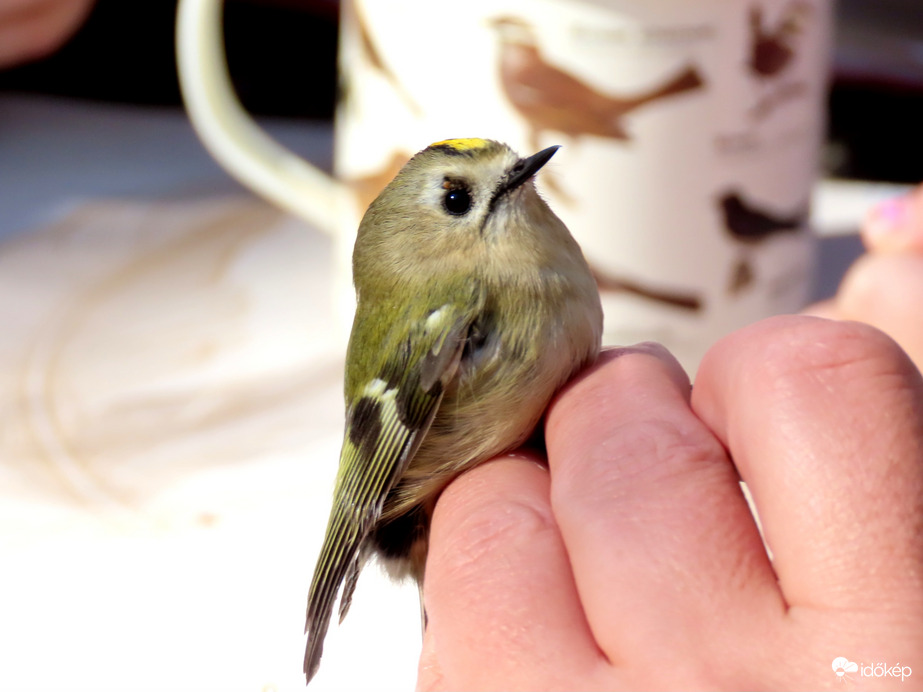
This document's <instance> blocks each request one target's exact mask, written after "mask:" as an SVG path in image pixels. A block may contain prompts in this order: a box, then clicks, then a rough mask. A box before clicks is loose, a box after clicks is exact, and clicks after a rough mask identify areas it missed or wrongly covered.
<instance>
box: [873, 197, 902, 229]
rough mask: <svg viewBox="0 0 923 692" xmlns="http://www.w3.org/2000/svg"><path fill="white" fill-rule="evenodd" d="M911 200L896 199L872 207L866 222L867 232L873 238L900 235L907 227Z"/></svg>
mask: <svg viewBox="0 0 923 692" xmlns="http://www.w3.org/2000/svg"><path fill="white" fill-rule="evenodd" d="M909 210H910V200H909V198H907V197H894V198H892V199H888V200H885V201H884V202H879V203H878V204H876V205H875V206H874V207H872V209H871V211H870V212H869V215H868V218H867V219H866V222H865V231H866V233H868V234H869V235H871V236H884V235H891V234H893V233H899V232H901V231H902V230H903V229H904V228H906V226H907V217H908V216H909Z"/></svg>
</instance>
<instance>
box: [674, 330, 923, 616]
mask: <svg viewBox="0 0 923 692" xmlns="http://www.w3.org/2000/svg"><path fill="white" fill-rule="evenodd" d="M692 403H693V408H694V409H695V411H696V412H697V413H698V414H699V416H700V417H701V418H702V420H703V421H705V422H706V423H707V424H708V425H709V426H710V427H711V429H712V430H713V431H714V432H715V434H716V435H717V436H718V437H719V438H720V439H721V440H722V442H723V443H724V445H725V446H726V447H727V448H728V449H729V450H730V452H731V454H732V456H733V458H734V460H735V462H736V464H737V467H738V468H739V469H740V472H741V475H742V476H743V478H744V480H745V481H746V482H747V484H748V486H749V488H750V491H751V493H752V495H753V498H754V501H755V504H756V507H757V510H758V511H759V515H760V517H761V519H762V524H763V531H764V534H765V536H766V540H767V543H768V544H769V547H770V548H771V550H772V551H773V554H774V563H773V564H774V567H775V570H776V573H777V574H778V577H779V583H780V585H781V588H782V591H783V593H784V595H785V598H786V600H787V602H788V604H789V605H790V606H792V607H801V606H803V607H809V608H814V609H822V610H829V609H841V610H842V609H853V610H857V609H858V610H869V609H872V610H874V609H875V608H879V607H888V608H891V609H892V610H893V609H894V608H902V609H903V608H906V609H908V610H907V612H912V613H915V616H917V617H919V616H920V615H921V611H920V608H921V605H920V604H921V594H923V588H921V587H923V530H921V517H923V418H921V411H923V381H921V378H920V375H919V372H917V371H916V369H915V368H914V367H913V365H912V363H911V362H910V361H909V359H908V358H907V357H906V355H905V354H904V353H903V352H902V351H901V350H900V349H899V348H898V347H897V346H896V345H895V344H894V342H893V341H891V340H890V339H889V338H888V337H886V336H885V335H884V334H882V333H881V332H879V331H877V330H875V329H873V328H871V327H868V326H865V325H861V324H857V323H852V322H848V323H844V322H832V321H828V320H820V319H815V318H808V317H784V318H775V319H770V320H765V321H763V322H760V323H757V324H756V325H753V326H751V327H749V328H747V329H744V330H741V331H739V332H736V333H735V334H733V335H731V336H729V337H727V338H725V339H723V340H722V341H720V342H719V343H718V344H717V345H716V346H714V347H713V348H712V349H711V350H710V351H709V352H708V354H707V355H706V356H705V358H704V359H703V361H702V363H701V365H700V368H699V371H698V378H697V380H696V387H695V391H694V393H693V397H692Z"/></svg>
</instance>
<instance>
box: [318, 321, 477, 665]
mask: <svg viewBox="0 0 923 692" xmlns="http://www.w3.org/2000/svg"><path fill="white" fill-rule="evenodd" d="M405 317H406V316H405ZM373 319H374V317H371V316H370V319H368V320H363V321H357V327H356V329H354V333H353V340H354V341H355V340H356V339H369V340H370V341H371V343H370V344H368V345H366V347H365V348H363V349H361V351H362V352H363V353H368V354H369V355H370V357H371V358H375V359H377V360H378V364H377V365H376V366H375V368H373V369H371V370H370V369H369V368H368V367H367V366H365V367H362V366H357V368H358V370H360V371H361V372H363V373H365V372H373V373H375V376H373V377H366V378H365V382H364V383H363V382H362V381H359V382H358V383H357V386H356V391H355V393H354V394H353V400H352V401H349V402H348V408H347V413H346V433H345V436H344V440H343V448H342V452H341V453H340V467H339V473H338V475H337V482H336V487H335V489H334V501H333V508H332V509H331V512H330V519H329V522H328V525H327V533H326V534H325V536H324V544H323V547H322V548H321V553H320V557H319V558H318V560H317V565H316V567H315V569H314V578H313V580H312V582H311V590H310V595H309V597H308V611H307V623H306V625H305V631H306V632H308V645H307V649H306V651H305V660H304V672H305V674H306V676H307V678H308V680H309V681H310V679H311V677H313V675H314V673H315V672H316V671H317V667H318V665H319V663H320V657H321V652H322V650H323V640H324V636H325V634H326V632H327V627H328V625H329V622H330V616H331V613H332V610H333V604H334V601H335V600H336V596H337V592H338V591H339V590H340V585H341V584H343V583H344V582H345V586H344V588H343V594H342V597H341V599H340V620H342V619H343V617H344V616H345V615H346V611H347V609H348V608H349V603H350V599H351V597H352V591H353V588H354V586H355V582H356V578H357V577H358V574H359V570H360V569H361V567H362V560H363V557H364V555H363V544H364V543H365V541H366V539H367V537H368V535H369V532H370V531H371V530H372V528H373V527H374V526H375V524H376V522H377V521H378V518H379V517H380V516H381V511H382V506H383V504H384V501H385V498H386V496H387V494H388V491H389V490H390V489H391V488H392V487H393V486H394V484H395V483H396V482H397V481H398V479H400V477H401V475H402V474H403V472H404V469H405V468H406V467H407V464H408V463H409V462H410V460H411V459H412V458H413V455H414V454H415V453H416V451H417V449H418V447H419V445H420V442H421V441H422V440H423V437H424V436H425V435H426V432H427V430H428V429H429V427H430V424H431V423H432V420H433V417H434V415H435V414H436V410H437V409H438V407H439V403H440V402H441V400H442V395H443V391H444V387H445V385H446V384H447V383H448V382H449V381H450V380H451V379H452V377H454V375H455V372H456V370H457V369H458V363H459V361H460V359H461V355H462V352H463V350H464V346H465V342H466V339H467V335H468V330H469V327H470V325H471V323H472V321H473V319H474V312H473V310H472V309H471V308H470V306H467V305H455V304H451V303H449V304H445V305H442V306H440V307H438V308H436V309H432V310H428V311H427V313H425V314H423V315H420V316H419V317H418V318H417V319H414V318H413V316H410V319H409V320H404V319H401V318H398V319H392V322H393V323H394V324H395V325H403V326H404V327H405V329H404V330H403V331H402V332H401V333H395V332H394V330H393V329H392V330H391V331H387V332H381V336H372V337H369V335H370V334H372V335H374V334H378V333H379V332H377V331H376V327H375V325H374V324H372V320H373ZM366 322H368V323H369V324H368V325H366V324H365V323H366ZM408 324H409V329H407V328H406V326H407V325H408ZM369 345H371V348H369V347H368V346H369ZM352 352H353V345H352V344H351V347H350V353H351V354H352ZM380 353H384V354H387V355H386V356H385V357H379V354H380ZM349 367H350V365H348V366H347V368H349ZM347 380H348V381H349V377H348V378H347ZM348 391H349V387H348Z"/></svg>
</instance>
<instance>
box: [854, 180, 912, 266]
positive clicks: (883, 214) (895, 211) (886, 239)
mask: <svg viewBox="0 0 923 692" xmlns="http://www.w3.org/2000/svg"><path fill="white" fill-rule="evenodd" d="M862 239H863V241H864V242H865V244H866V246H867V247H868V248H869V249H870V250H874V251H877V252H891V251H902V250H917V251H923V186H920V187H917V188H916V189H915V190H913V191H912V192H911V193H909V194H906V195H902V196H900V197H894V198H891V199H887V200H885V201H883V202H879V203H878V204H876V205H875V206H874V207H872V208H871V209H870V210H869V212H868V214H867V215H866V217H865V221H864V223H863V225H862Z"/></svg>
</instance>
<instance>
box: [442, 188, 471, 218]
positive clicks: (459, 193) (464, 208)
mask: <svg viewBox="0 0 923 692" xmlns="http://www.w3.org/2000/svg"><path fill="white" fill-rule="evenodd" d="M442 205H443V206H444V207H445V210H446V211H447V212H449V213H450V214H452V215H453V216H463V215H464V214H467V213H468V210H470V209H471V192H470V191H469V190H468V188H467V187H453V188H449V189H448V190H446V193H445V197H443V198H442Z"/></svg>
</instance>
